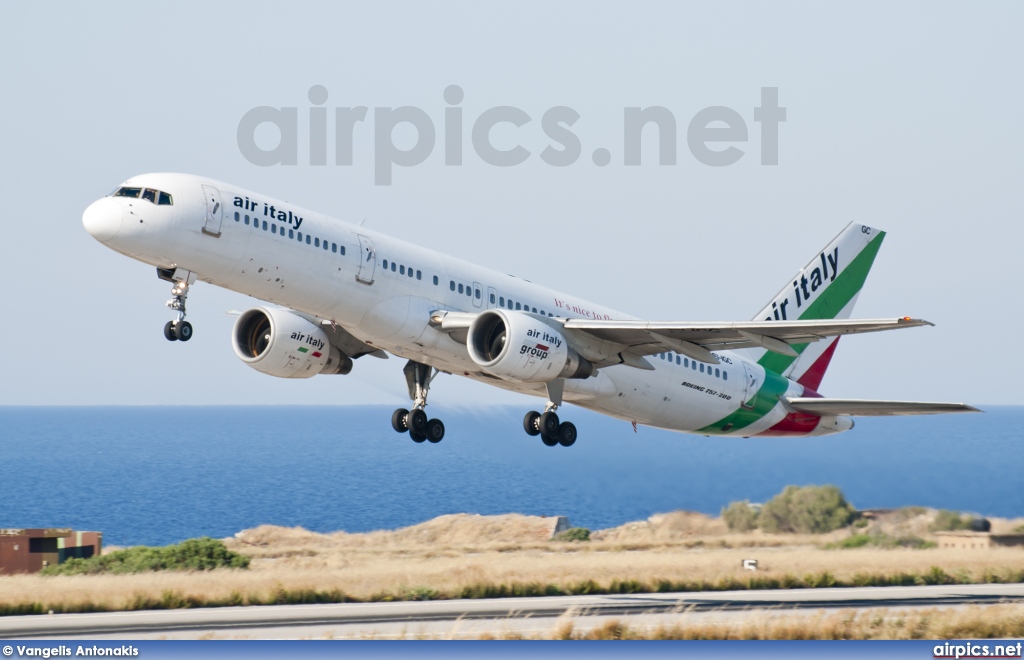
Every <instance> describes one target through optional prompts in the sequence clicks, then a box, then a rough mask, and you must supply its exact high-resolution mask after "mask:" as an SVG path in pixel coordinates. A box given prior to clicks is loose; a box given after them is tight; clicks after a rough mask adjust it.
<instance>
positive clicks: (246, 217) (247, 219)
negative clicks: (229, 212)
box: [245, 216, 249, 224]
mask: <svg viewBox="0 0 1024 660" xmlns="http://www.w3.org/2000/svg"><path fill="white" fill-rule="evenodd" d="M245 224H249V216H245Z"/></svg>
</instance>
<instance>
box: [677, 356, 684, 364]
mask: <svg viewBox="0 0 1024 660" xmlns="http://www.w3.org/2000/svg"><path fill="white" fill-rule="evenodd" d="M682 363H683V361H682V360H680V359H679V356H678V355H677V356H676V364H682Z"/></svg>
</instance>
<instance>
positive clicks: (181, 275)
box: [156, 268, 196, 341]
mask: <svg viewBox="0 0 1024 660" xmlns="http://www.w3.org/2000/svg"><path fill="white" fill-rule="evenodd" d="M156 275H157V277H159V278H160V279H162V280H166V281H168V282H170V283H171V284H172V285H173V286H172V287H171V299H170V300H168V301H167V306H168V307H170V308H171V310H173V311H175V312H177V314H178V318H176V319H175V320H173V321H168V322H167V323H166V324H165V325H164V337H165V338H166V339H167V340H168V341H188V340H189V339H192V324H191V323H189V322H188V321H186V320H185V313H186V312H185V300H186V299H187V298H188V288H189V286H191V285H192V283H193V282H195V281H196V274H195V273H192V272H189V271H187V270H182V269H181V268H175V269H173V270H172V269H167V268H157V269H156Z"/></svg>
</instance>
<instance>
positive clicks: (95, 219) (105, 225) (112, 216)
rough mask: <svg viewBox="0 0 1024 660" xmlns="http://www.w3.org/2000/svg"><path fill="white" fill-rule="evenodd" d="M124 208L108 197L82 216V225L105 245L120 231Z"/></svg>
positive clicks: (86, 210)
mask: <svg viewBox="0 0 1024 660" xmlns="http://www.w3.org/2000/svg"><path fill="white" fill-rule="evenodd" d="M123 220H124V208H122V206H121V205H120V204H118V203H117V202H116V201H114V200H113V199H111V198H109V197H104V198H103V199H100V200H97V201H95V202H93V203H92V204H90V205H89V208H87V209H85V213H83V214H82V225H83V226H84V227H85V230H86V231H87V232H89V233H90V234H92V237H93V238H95V239H96V240H97V241H100V242H103V243H106V242H107V241H109V240H110V239H112V238H113V237H114V236H116V235H117V232H118V231H120V229H121V223H122V221H123Z"/></svg>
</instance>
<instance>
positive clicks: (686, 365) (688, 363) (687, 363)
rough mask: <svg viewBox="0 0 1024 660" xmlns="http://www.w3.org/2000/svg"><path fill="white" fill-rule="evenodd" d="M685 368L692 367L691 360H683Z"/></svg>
mask: <svg viewBox="0 0 1024 660" xmlns="http://www.w3.org/2000/svg"><path fill="white" fill-rule="evenodd" d="M683 366H684V367H688V366H690V360H689V359H688V358H683Z"/></svg>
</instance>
